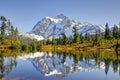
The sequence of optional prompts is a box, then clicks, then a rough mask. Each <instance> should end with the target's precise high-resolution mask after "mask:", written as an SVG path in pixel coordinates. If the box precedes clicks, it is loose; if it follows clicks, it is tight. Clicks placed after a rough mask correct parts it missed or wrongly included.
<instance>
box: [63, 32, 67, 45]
mask: <svg viewBox="0 0 120 80" xmlns="http://www.w3.org/2000/svg"><path fill="white" fill-rule="evenodd" d="M62 40H63V42H62V44H63V45H64V44H66V43H67V37H66V35H65V33H63V34H62Z"/></svg>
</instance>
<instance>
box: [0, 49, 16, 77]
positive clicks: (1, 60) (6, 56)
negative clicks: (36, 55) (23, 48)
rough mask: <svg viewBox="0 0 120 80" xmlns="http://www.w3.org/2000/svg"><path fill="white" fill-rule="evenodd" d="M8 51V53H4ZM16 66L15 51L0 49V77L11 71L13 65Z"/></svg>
mask: <svg viewBox="0 0 120 80" xmlns="http://www.w3.org/2000/svg"><path fill="white" fill-rule="evenodd" d="M6 52H8V53H6ZM16 66H17V61H16V53H9V51H3V50H1V51H0V79H4V78H5V76H6V75H9V73H10V72H11V71H12V68H13V67H16Z"/></svg>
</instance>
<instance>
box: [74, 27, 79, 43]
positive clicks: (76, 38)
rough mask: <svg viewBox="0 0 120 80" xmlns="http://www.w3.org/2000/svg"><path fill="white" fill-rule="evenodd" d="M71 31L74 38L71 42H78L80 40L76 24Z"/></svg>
mask: <svg viewBox="0 0 120 80" xmlns="http://www.w3.org/2000/svg"><path fill="white" fill-rule="evenodd" d="M73 32H74V35H73V37H74V40H73V42H74V43H79V42H80V36H79V33H78V29H77V26H74V27H73Z"/></svg>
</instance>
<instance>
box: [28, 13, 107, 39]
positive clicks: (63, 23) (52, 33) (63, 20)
mask: <svg viewBox="0 0 120 80" xmlns="http://www.w3.org/2000/svg"><path fill="white" fill-rule="evenodd" d="M74 26H77V28H78V32H79V33H80V34H82V35H85V34H86V33H89V34H95V32H96V31H100V32H104V31H105V28H104V27H103V26H101V25H96V24H91V23H88V22H85V23H81V22H79V21H76V20H73V19H70V18H69V17H66V16H65V15H63V14H60V15H57V16H55V17H49V16H47V17H45V18H43V19H42V20H40V21H38V22H37V24H36V25H35V26H34V27H33V29H32V30H31V31H30V32H28V33H27V34H34V35H37V36H40V37H42V38H41V39H40V38H39V40H42V39H43V38H44V39H46V38H52V37H54V38H59V36H61V34H62V33H65V34H66V36H67V37H69V36H72V35H73V27H74ZM35 39H37V38H35Z"/></svg>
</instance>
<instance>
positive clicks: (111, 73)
mask: <svg viewBox="0 0 120 80" xmlns="http://www.w3.org/2000/svg"><path fill="white" fill-rule="evenodd" d="M107 54H109V53H107ZM104 56H106V54H94V53H89V55H88V54H77V55H76V54H72V53H64V52H35V53H20V54H18V55H17V56H14V57H13V54H12V55H11V56H8V55H5V53H1V54H0V80H120V58H119V55H118V54H117V56H116V54H115V53H110V56H106V57H104Z"/></svg>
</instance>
